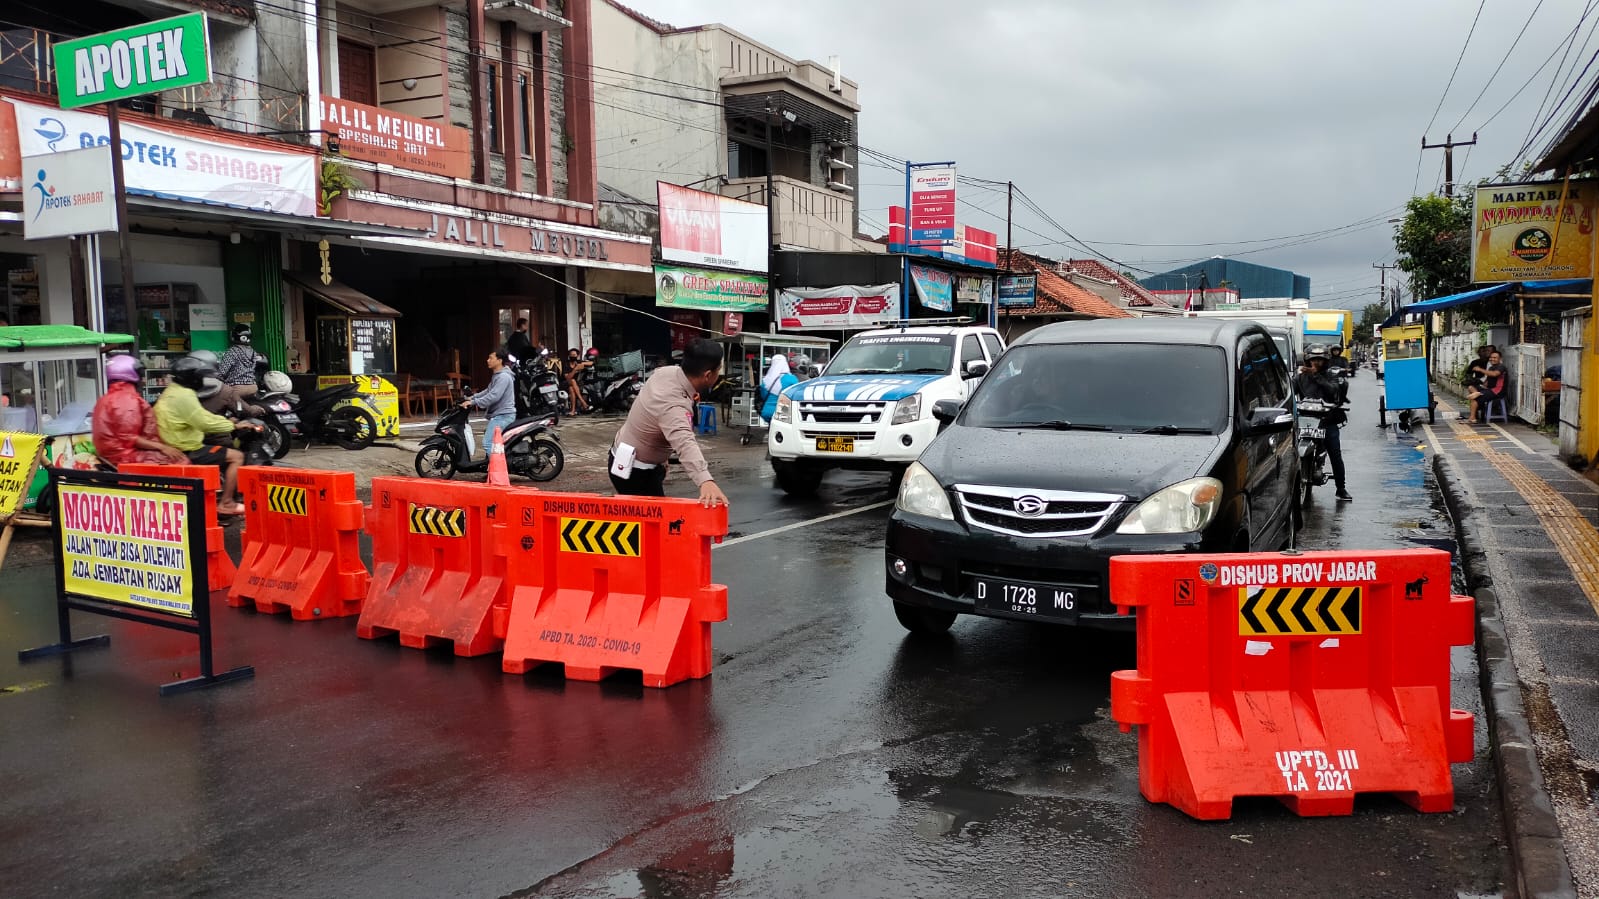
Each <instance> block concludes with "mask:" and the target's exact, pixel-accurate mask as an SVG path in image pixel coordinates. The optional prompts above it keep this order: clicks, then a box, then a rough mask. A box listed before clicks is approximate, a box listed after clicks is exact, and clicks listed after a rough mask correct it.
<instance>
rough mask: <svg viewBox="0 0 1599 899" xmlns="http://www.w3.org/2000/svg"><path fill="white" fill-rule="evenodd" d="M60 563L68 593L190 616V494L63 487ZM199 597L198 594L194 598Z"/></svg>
mask: <svg viewBox="0 0 1599 899" xmlns="http://www.w3.org/2000/svg"><path fill="white" fill-rule="evenodd" d="M56 501H57V503H58V504H59V512H58V513H57V515H58V524H59V527H60V535H61V565H62V568H63V569H64V584H65V585H66V591H67V593H69V594H72V595H74V596H86V597H92V598H94V599H99V600H103V601H105V602H109V603H115V604H117V605H121V606H136V607H138V608H141V609H148V610H150V611H154V612H164V613H166V614H168V615H179V616H182V617H184V618H193V617H194V596H195V579H194V569H195V559H194V547H196V546H200V547H202V549H203V547H204V546H205V543H204V541H203V540H200V541H197V540H196V539H195V538H194V534H193V533H191V532H192V531H193V530H194V529H195V528H204V527H205V522H204V520H203V519H202V520H201V521H200V522H198V523H196V522H192V521H190V520H189V502H188V497H187V496H185V495H183V494H174V493H171V492H169V491H165V490H138V489H125V488H117V487H98V486H91V485H84V484H68V483H61V484H59V485H58V486H57V488H56ZM200 595H201V596H204V593H201V594H200Z"/></svg>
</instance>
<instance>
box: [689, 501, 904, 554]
mask: <svg viewBox="0 0 1599 899" xmlns="http://www.w3.org/2000/svg"><path fill="white" fill-rule="evenodd" d="M893 504H894V501H893V500H891V499H885V500H883V501H882V502H880V503H872V504H871V505H869V506H856V507H855V508H853V509H845V510H844V511H842V512H834V513H833V514H831V515H823V516H822V517H820V518H808V519H806V520H805V521H796V522H794V523H793V524H785V525H783V526H782V527H780V528H772V529H771V530H769V531H760V532H758V533H754V534H745V535H744V536H742V537H734V538H733V539H731V540H723V541H722V542H721V543H717V544H715V545H714V546H713V548H714V549H726V548H728V547H729V546H737V545H738V544H740V543H746V542H748V541H750V540H759V539H761V538H762V537H775V536H777V535H778V534H786V533H788V532H789V531H797V530H799V529H800V528H808V527H810V526H811V525H813V524H821V523H822V522H824V521H833V520H835V519H838V518H845V517H848V516H850V515H859V514H860V513H862V512H870V511H871V510H873V509H881V508H883V507H884V506H892V505H893Z"/></svg>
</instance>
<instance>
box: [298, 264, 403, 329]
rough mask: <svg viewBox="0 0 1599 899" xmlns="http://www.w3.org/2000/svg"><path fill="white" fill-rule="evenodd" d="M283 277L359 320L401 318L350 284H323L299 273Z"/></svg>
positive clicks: (386, 306)
mask: <svg viewBox="0 0 1599 899" xmlns="http://www.w3.org/2000/svg"><path fill="white" fill-rule="evenodd" d="M283 277H285V278H287V279H288V280H289V281H290V282H292V283H294V284H297V285H299V286H300V289H302V290H304V291H305V292H306V293H309V294H311V295H312V296H314V297H316V298H317V299H319V300H321V301H323V302H324V303H327V304H328V305H330V306H333V307H334V308H336V309H338V310H339V311H341V312H344V313H347V314H349V315H353V316H356V317H358V318H399V317H400V310H398V309H396V308H394V307H393V306H390V305H388V304H387V303H383V302H381V301H379V300H374V299H373V298H371V297H369V296H367V295H366V294H364V293H362V292H361V291H359V290H356V289H355V288H353V287H351V286H350V285H348V284H343V283H340V282H338V281H331V282H329V283H327V284H323V283H322V281H321V280H320V279H318V278H313V277H311V276H310V275H302V274H299V273H297V272H284V273H283Z"/></svg>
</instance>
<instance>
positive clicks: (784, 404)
mask: <svg viewBox="0 0 1599 899" xmlns="http://www.w3.org/2000/svg"><path fill="white" fill-rule="evenodd" d="M793 415H794V401H793V400H791V399H789V398H788V397H786V396H783V395H782V394H779V395H778V397H777V411H776V412H774V413H772V421H789V420H790V419H791V418H792V417H793Z"/></svg>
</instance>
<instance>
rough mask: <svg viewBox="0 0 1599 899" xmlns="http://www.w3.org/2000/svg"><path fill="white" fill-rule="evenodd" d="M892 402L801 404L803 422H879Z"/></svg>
mask: <svg viewBox="0 0 1599 899" xmlns="http://www.w3.org/2000/svg"><path fill="white" fill-rule="evenodd" d="M892 405H893V404H892V403H884V402H877V403H823V402H802V403H800V404H799V415H800V423H801V424H862V425H871V424H877V423H878V422H879V421H882V420H883V414H884V413H885V412H887V411H888V408H889V407H890V406H892Z"/></svg>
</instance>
